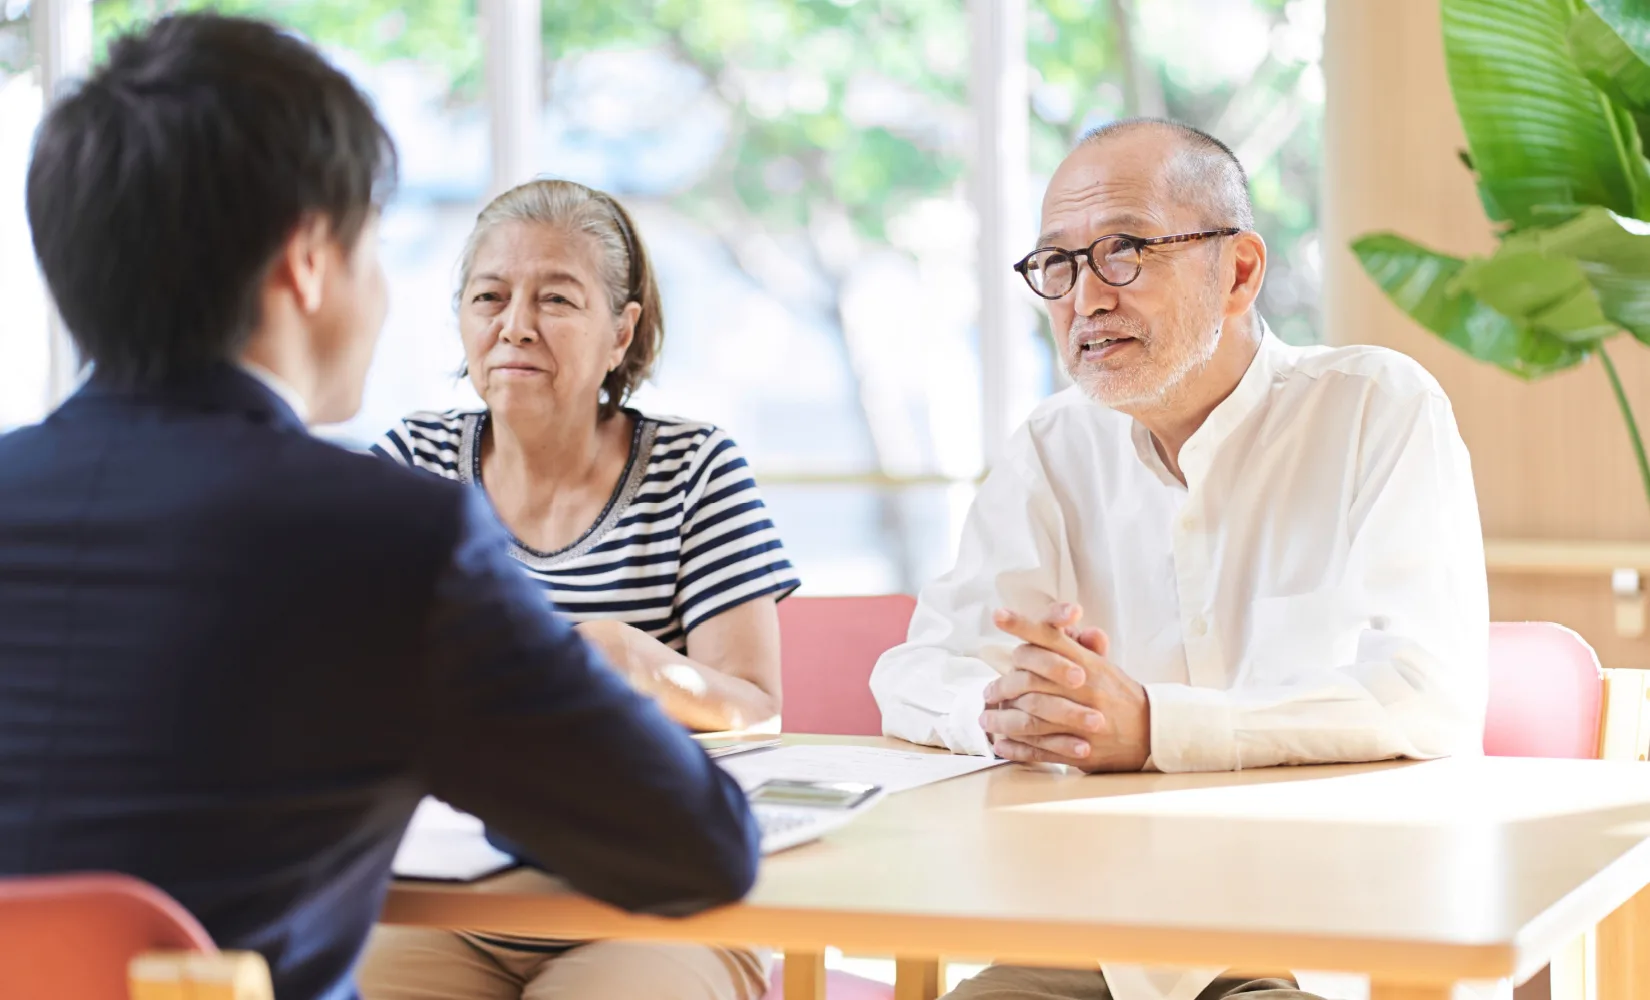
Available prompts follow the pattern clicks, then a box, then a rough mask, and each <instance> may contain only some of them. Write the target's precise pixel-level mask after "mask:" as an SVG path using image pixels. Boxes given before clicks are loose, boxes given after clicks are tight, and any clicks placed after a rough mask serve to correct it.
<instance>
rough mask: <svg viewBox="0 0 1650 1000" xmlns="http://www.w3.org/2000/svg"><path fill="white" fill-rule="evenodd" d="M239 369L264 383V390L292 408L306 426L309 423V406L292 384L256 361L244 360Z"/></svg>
mask: <svg viewBox="0 0 1650 1000" xmlns="http://www.w3.org/2000/svg"><path fill="white" fill-rule="evenodd" d="M239 367H240V369H241V371H243V372H246V373H247V374H248V375H250V376H252V377H253V378H255V379H257V380H258V381H259V382H261V383H263V386H264V388H266V389H268V390H269V391H270V392H273V393H274V394H275V395H276V396H277V397H279V399H280V400H281V402H283V403H285V404H286V405H288V406H290V407H292V412H293V413H295V414H297V416H298V419H299V420H300V421H302V422H303V423H304V424H305V425H307V424H308V423H309V404H308V403H306V402H305V401H304V397H303V396H301V395H299V394H298V390H297V389H294V388H293V387H292V386H291V384H289V383H288V382H286V381H285V380H284V379H282V378H281V377H280V376H279V375H276V374H275V373H274V372H272V371H270V370H269V369H268V368H265V367H264V366H263V365H260V364H258V363H257V362H256V361H247V360H245V359H242V360H241V362H240V366H239Z"/></svg>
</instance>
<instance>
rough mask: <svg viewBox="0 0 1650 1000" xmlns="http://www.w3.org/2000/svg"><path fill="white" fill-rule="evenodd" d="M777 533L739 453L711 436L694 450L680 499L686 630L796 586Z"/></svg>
mask: <svg viewBox="0 0 1650 1000" xmlns="http://www.w3.org/2000/svg"><path fill="white" fill-rule="evenodd" d="M798 583H799V581H798V579H797V575H796V570H795V569H794V568H793V567H792V566H791V563H790V560H789V559H787V558H786V557H785V547H784V545H783V544H781V543H780V541H779V532H778V531H776V530H775V529H774V526H773V521H772V520H770V519H769V517H768V508H767V506H766V505H765V504H763V503H762V495H761V493H759V492H758V491H757V488H756V480H755V479H753V478H751V473H750V467H749V466H748V465H747V464H746V463H745V457H744V456H743V455H741V454H740V453H739V448H738V446H737V445H735V444H734V443H733V441H732V440H731V439H730V438H729V437H728V436H727V435H726V434H724V433H723V432H721V431H715V432H713V433H712V434H711V435H710V436H709V437H708V438H706V439H705V442H704V444H702V445H701V446H700V447H699V454H698V456H697V459H696V461H695V462H694V468H693V472H692V474H691V477H690V479H689V482H688V487H687V492H686V496H685V498H684V499H683V515H682V554H681V568H680V569H679V571H678V577H677V582H676V606H677V609H678V611H679V613H680V615H681V619H682V630H683V631H684V632H691V631H693V630H694V628H696V627H697V626H698V625H699V624H700V623H701V622H704V621H706V620H708V619H711V618H715V617H716V616H717V615H719V614H721V613H723V612H724V611H728V610H731V609H733V608H736V607H738V606H739V605H741V604H744V603H745V602H747V601H751V600H755V599H756V598H758V597H765V596H769V595H772V596H773V598H774V599H775V600H782V599H784V598H785V597H786V596H787V595H789V594H790V593H791V591H793V590H795V589H796V588H797V586H798Z"/></svg>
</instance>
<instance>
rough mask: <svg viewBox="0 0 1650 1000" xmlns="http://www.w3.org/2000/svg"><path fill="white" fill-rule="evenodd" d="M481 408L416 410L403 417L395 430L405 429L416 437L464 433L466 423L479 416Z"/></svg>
mask: <svg viewBox="0 0 1650 1000" xmlns="http://www.w3.org/2000/svg"><path fill="white" fill-rule="evenodd" d="M482 412H483V411H481V410H460V409H453V410H414V411H413V412H411V413H409V414H407V415H406V416H404V417H402V418H401V420H400V422H399V423H397V424H396V426H395V428H393V429H394V430H403V431H405V432H406V433H408V434H411V435H413V436H415V437H424V438H431V437H443V436H447V435H453V434H462V433H463V432H464V424H465V422H466V421H468V420H470V419H471V418H472V417H478V416H480V415H481V413H482Z"/></svg>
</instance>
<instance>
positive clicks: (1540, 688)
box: [1484, 622, 1605, 760]
mask: <svg viewBox="0 0 1650 1000" xmlns="http://www.w3.org/2000/svg"><path fill="white" fill-rule="evenodd" d="M1489 666H1490V701H1489V711H1488V714H1487V715H1486V716H1485V719H1484V753H1486V754H1488V755H1490V756H1492V757H1568V758H1572V759H1580V760H1592V759H1594V758H1596V757H1598V756H1600V749H1601V743H1600V728H1601V726H1602V723H1603V719H1604V698H1605V690H1604V670H1603V668H1601V667H1600V666H1599V662H1598V654H1596V653H1594V652H1593V647H1592V646H1590V645H1588V644H1587V640H1586V639H1583V638H1582V637H1581V636H1579V635H1577V634H1576V633H1575V632H1573V631H1571V630H1570V629H1567V628H1565V627H1564V626H1562V625H1554V624H1552V623H1551V622H1495V623H1493V624H1492V625H1490V656H1489Z"/></svg>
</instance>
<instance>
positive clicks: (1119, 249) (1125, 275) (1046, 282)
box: [1014, 229, 1243, 299]
mask: <svg viewBox="0 0 1650 1000" xmlns="http://www.w3.org/2000/svg"><path fill="white" fill-rule="evenodd" d="M1241 232H1243V230H1241V229H1209V230H1205V231H1204V232H1201V233H1180V234H1179V235H1176V236H1153V237H1149V238H1148V237H1144V236H1130V235H1129V234H1128V233H1112V234H1111V235H1109V236H1102V237H1100V238H1099V239H1097V240H1095V241H1094V242H1093V243H1090V244H1089V245H1088V246H1087V247H1085V248H1084V249H1082V250H1067V249H1065V248H1064V247H1039V248H1038V249H1036V250H1033V251H1031V252H1030V253H1028V254H1026V255H1025V257H1023V258H1022V259H1021V260H1020V262H1019V263H1017V264H1015V265H1014V270H1016V271H1018V272H1020V277H1022V278H1024V279H1026V284H1027V285H1030V286H1031V290H1032V291H1034V292H1036V293H1037V294H1038V295H1041V296H1042V297H1043V298H1045V299H1057V298H1060V297H1061V296H1063V295H1065V294H1066V293H1067V292H1069V291H1071V290H1072V289H1073V288H1075V287H1077V259H1078V258H1079V257H1086V258H1088V262H1089V269H1090V270H1092V271H1093V272H1094V274H1095V277H1097V278H1099V279H1100V280H1101V281H1104V282H1105V283H1106V284H1108V285H1112V286H1114V287H1117V288H1121V287H1123V286H1124V285H1126V284H1128V283H1129V282H1131V281H1133V280H1134V279H1136V278H1138V277H1140V251H1141V250H1143V249H1145V248H1146V247H1155V246H1163V245H1164V244H1168V243H1190V242H1192V241H1193V240H1207V239H1213V238H1215V237H1217V236H1236V235H1237V234H1238V233H1241Z"/></svg>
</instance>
